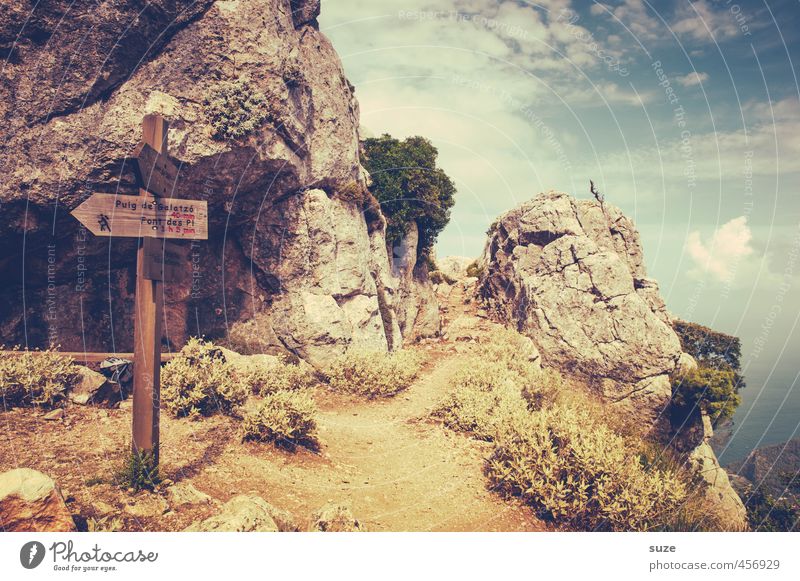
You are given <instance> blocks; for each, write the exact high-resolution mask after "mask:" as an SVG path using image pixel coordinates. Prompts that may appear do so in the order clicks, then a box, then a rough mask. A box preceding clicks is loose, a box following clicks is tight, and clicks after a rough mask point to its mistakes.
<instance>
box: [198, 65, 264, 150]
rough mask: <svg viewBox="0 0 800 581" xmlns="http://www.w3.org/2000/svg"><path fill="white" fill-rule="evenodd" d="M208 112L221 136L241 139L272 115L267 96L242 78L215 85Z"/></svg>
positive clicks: (207, 106) (209, 100)
mask: <svg viewBox="0 0 800 581" xmlns="http://www.w3.org/2000/svg"><path fill="white" fill-rule="evenodd" d="M205 106H206V114H207V115H208V117H209V120H210V122H211V127H212V129H213V130H214V137H215V138H217V139H225V140H227V139H241V138H242V137H244V136H246V135H248V134H250V133H252V132H253V131H255V130H256V129H258V128H259V127H261V125H262V124H263V122H264V120H265V119H266V118H267V117H268V115H269V102H268V99H267V97H266V96H265V95H264V94H263V93H261V92H259V91H256V90H254V89H253V88H252V87H251V85H250V82H249V81H248V80H247V79H246V78H244V77H240V78H238V79H236V80H235V81H225V82H221V83H219V84H217V85H215V86H214V87H213V88H212V89H211V91H209V93H208V95H206V98H205Z"/></svg>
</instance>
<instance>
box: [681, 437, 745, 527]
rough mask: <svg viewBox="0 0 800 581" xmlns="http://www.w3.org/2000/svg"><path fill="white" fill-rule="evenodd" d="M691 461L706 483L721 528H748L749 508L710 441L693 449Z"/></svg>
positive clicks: (707, 495) (707, 497) (707, 498)
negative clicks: (734, 487)
mask: <svg viewBox="0 0 800 581" xmlns="http://www.w3.org/2000/svg"><path fill="white" fill-rule="evenodd" d="M689 461H690V466H691V467H692V468H693V469H694V471H695V472H696V473H698V474H700V476H702V478H703V480H704V481H705V483H706V489H705V498H706V501H707V502H708V503H709V504H710V505H711V506H712V507H713V514H714V515H715V516H716V517H717V518H718V519H719V520H720V521H721V522H720V523H719V524H720V525H721V526H720V528H722V530H726V531H743V530H747V510H746V509H745V507H744V504H743V503H742V499H741V498H739V495H738V494H737V493H736V491H735V490H734V489H733V487H732V486H731V482H730V480H729V478H728V473H727V472H725V470H723V469H722V468H721V467H720V465H719V462H718V461H717V457H716V455H715V454H714V450H712V449H711V446H710V445H709V444H708V442H704V443H703V444H701V445H700V446H698V447H697V448H696V449H695V450H693V451H692V453H691V454H690V455H689Z"/></svg>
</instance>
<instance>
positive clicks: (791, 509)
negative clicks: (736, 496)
mask: <svg viewBox="0 0 800 581" xmlns="http://www.w3.org/2000/svg"><path fill="white" fill-rule="evenodd" d="M742 497H743V499H744V506H745V508H746V509H747V522H748V524H749V525H750V528H751V529H752V530H754V531H759V532H782V531H783V532H786V531H797V530H800V504H798V502H797V501H796V500H794V499H793V498H781V499H776V498H774V497H773V496H772V495H771V494H769V493H768V492H766V491H764V490H762V489H761V488H758V489H756V490H752V489H751V490H748V491H746V492H745V494H743V495H742Z"/></svg>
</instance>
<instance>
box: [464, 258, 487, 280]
mask: <svg viewBox="0 0 800 581" xmlns="http://www.w3.org/2000/svg"><path fill="white" fill-rule="evenodd" d="M483 270H484V269H483V266H482V265H479V264H478V261H477V260H475V261H473V262H471V263H470V264H469V265H468V266H467V276H468V277H473V278H480V277H481V276H482V275H483Z"/></svg>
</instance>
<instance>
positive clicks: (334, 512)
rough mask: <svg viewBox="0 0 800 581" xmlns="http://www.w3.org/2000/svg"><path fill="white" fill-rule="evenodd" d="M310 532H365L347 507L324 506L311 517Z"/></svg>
mask: <svg viewBox="0 0 800 581" xmlns="http://www.w3.org/2000/svg"><path fill="white" fill-rule="evenodd" d="M311 530H312V531H317V532H323V533H325V532H327V533H356V532H366V530H367V529H366V527H364V525H362V524H361V523H360V522H358V520H356V518H355V517H354V516H353V513H352V511H351V510H350V508H349V507H347V506H345V505H342V504H331V503H329V504H326V505H325V506H323V507H322V508H321V509H319V510H318V511H317V512H315V513H314V514H313V515H312V517H311Z"/></svg>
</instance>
